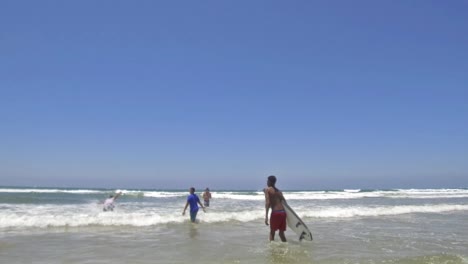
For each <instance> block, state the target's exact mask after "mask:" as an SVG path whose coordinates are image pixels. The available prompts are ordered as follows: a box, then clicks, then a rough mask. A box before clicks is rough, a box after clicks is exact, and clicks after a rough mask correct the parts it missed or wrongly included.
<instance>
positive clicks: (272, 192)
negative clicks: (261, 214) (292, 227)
mask: <svg viewBox="0 0 468 264" xmlns="http://www.w3.org/2000/svg"><path fill="white" fill-rule="evenodd" d="M275 184H276V177H275V176H273V175H271V176H269V177H268V180H267V186H268V187H267V188H265V189H264V192H265V224H266V225H268V211H269V210H270V208H271V215H270V241H273V240H275V233H276V230H279V236H280V238H281V241H283V242H286V237H285V235H284V231H286V211H285V210H284V206H283V204H282V201H284V200H285V199H284V196H283V193H282V192H281V191H280V190H278V189H277V188H276V187H275Z"/></svg>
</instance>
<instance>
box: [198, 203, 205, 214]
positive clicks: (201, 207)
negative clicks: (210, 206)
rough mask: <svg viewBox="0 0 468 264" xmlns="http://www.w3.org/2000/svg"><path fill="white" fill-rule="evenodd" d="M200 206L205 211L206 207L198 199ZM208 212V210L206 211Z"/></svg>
mask: <svg viewBox="0 0 468 264" xmlns="http://www.w3.org/2000/svg"><path fill="white" fill-rule="evenodd" d="M197 202H198V204H199V205H200V207H201V208H202V209H203V212H205V207H204V206H203V205H202V204H201V202H200V200H198V201H197ZM205 213H206V212H205Z"/></svg>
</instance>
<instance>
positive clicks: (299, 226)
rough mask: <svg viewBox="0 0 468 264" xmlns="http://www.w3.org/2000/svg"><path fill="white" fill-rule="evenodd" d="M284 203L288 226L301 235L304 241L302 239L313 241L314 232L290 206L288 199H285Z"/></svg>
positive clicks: (300, 237) (300, 238)
mask: <svg viewBox="0 0 468 264" xmlns="http://www.w3.org/2000/svg"><path fill="white" fill-rule="evenodd" d="M282 204H283V206H284V210H285V211H286V222H287V223H288V227H289V228H290V229H291V230H293V231H294V232H295V233H296V234H297V235H298V236H299V241H302V239H305V240H309V241H312V233H311V232H310V230H309V228H308V227H307V226H306V224H304V222H303V221H302V220H301V218H300V217H299V216H297V214H296V213H295V212H294V210H293V209H292V208H291V207H289V205H288V204H287V203H286V201H283V202H282Z"/></svg>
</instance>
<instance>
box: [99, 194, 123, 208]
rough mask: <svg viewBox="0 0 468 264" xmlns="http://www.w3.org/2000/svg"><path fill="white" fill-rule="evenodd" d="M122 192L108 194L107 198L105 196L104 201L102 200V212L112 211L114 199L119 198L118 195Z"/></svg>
mask: <svg viewBox="0 0 468 264" xmlns="http://www.w3.org/2000/svg"><path fill="white" fill-rule="evenodd" d="M121 194H122V192H119V193H117V194H115V195H109V198H107V199H106V200H105V201H104V205H103V207H102V210H103V211H104V212H107V211H114V207H115V205H114V201H115V200H116V199H117V198H119V196H120V195H121Z"/></svg>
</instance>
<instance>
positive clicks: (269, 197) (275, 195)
mask: <svg viewBox="0 0 468 264" xmlns="http://www.w3.org/2000/svg"><path fill="white" fill-rule="evenodd" d="M265 198H266V203H267V204H269V205H270V208H271V210H273V211H277V210H284V207H283V204H282V203H281V201H283V200H284V197H283V193H282V192H281V191H280V190H275V188H273V187H268V188H266V190H265Z"/></svg>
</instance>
